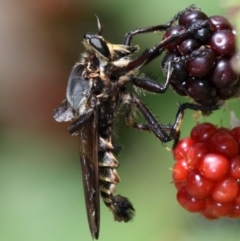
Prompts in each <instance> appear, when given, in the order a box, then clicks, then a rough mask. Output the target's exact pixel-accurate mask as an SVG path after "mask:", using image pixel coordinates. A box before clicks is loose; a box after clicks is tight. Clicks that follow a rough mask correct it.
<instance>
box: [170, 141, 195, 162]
mask: <svg viewBox="0 0 240 241" xmlns="http://www.w3.org/2000/svg"><path fill="white" fill-rule="evenodd" d="M193 144H194V142H193V140H192V139H191V138H183V139H182V140H180V141H179V142H178V144H177V146H176V147H175V148H174V150H173V155H174V159H175V160H179V159H183V158H184V159H186V158H187V152H188V150H189V149H190V147H191V146H192V145H193Z"/></svg>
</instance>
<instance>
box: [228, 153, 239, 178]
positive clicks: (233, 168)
mask: <svg viewBox="0 0 240 241" xmlns="http://www.w3.org/2000/svg"><path fill="white" fill-rule="evenodd" d="M230 175H231V176H232V177H233V178H235V179H240V155H237V156H235V157H233V158H232V159H231V160H230Z"/></svg>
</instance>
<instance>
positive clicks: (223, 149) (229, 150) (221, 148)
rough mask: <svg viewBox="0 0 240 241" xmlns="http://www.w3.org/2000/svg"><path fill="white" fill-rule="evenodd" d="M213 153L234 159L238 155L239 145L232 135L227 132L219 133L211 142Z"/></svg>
mask: <svg viewBox="0 0 240 241" xmlns="http://www.w3.org/2000/svg"><path fill="white" fill-rule="evenodd" d="M209 148H210V150H211V152H214V153H219V154H223V155H225V156H226V157H232V156H235V155H237V154H238V145H237V142H236V141H235V140H234V138H233V137H232V135H231V134H230V133H229V132H227V131H225V130H219V131H217V132H216V133H215V134H214V135H213V136H212V138H211V139H210V141H209Z"/></svg>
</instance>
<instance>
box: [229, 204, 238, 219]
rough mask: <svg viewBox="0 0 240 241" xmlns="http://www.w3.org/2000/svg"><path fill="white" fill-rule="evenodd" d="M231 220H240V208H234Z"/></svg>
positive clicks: (230, 216) (230, 215)
mask: <svg viewBox="0 0 240 241" xmlns="http://www.w3.org/2000/svg"><path fill="white" fill-rule="evenodd" d="M228 217H229V218H240V206H234V207H233V210H232V211H231V212H230V213H229V215H228Z"/></svg>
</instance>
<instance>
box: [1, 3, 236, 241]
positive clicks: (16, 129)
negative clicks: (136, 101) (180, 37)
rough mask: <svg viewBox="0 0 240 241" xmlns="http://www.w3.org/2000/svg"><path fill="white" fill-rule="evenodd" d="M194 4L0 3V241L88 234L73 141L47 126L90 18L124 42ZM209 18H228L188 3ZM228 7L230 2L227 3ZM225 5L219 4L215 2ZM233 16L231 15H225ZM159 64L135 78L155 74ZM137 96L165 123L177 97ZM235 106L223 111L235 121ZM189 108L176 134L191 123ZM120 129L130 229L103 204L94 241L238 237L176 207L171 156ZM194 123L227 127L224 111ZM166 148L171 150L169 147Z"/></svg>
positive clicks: (138, 40)
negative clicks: (232, 112)
mask: <svg viewBox="0 0 240 241" xmlns="http://www.w3.org/2000/svg"><path fill="white" fill-rule="evenodd" d="M192 3H193V2H192V1H190V0H185V1H178V2H177V1H173V0H168V1H166V0H165V1H161V0H158V1H157V0H149V1H138V0H131V1H124V0H123V1H110V0H99V1H93V0H89V1H80V0H79V1H77V0H35V1H32V0H22V1H7V0H5V1H1V8H0V19H1V21H0V52H1V55H0V79H1V82H0V83H1V88H0V91H1V94H0V100H1V101H0V131H1V135H0V149H1V150H0V240H1V241H55V240H56V241H66V240H68V241H88V240H92V238H91V235H90V233H89V228H88V223H87V217H86V210H85V203H84V196H83V188H82V179H81V178H82V177H81V170H80V165H79V157H78V143H77V138H76V137H71V136H70V135H69V134H68V132H67V126H68V125H67V124H59V123H56V122H54V120H53V118H52V112H53V109H54V108H55V107H56V106H57V105H58V104H59V103H60V102H61V101H62V100H63V99H64V98H65V89H66V84H67V79H68V76H69V73H70V70H71V68H72V66H73V64H74V63H75V62H76V61H77V60H78V57H79V53H81V52H83V50H84V49H83V46H82V44H81V42H82V36H83V34H84V33H86V32H89V31H91V32H96V31H97V26H96V19H95V16H94V14H97V15H98V16H99V18H100V20H101V22H102V23H104V27H105V28H104V36H105V38H106V39H107V40H109V41H110V42H113V43H121V42H122V39H123V37H124V35H125V33H126V32H127V31H129V30H133V29H135V28H136V27H144V26H150V25H155V24H159V23H165V22H167V21H168V20H169V19H170V18H171V17H172V16H173V15H174V14H175V13H176V12H177V11H179V10H182V9H184V8H185V7H187V6H189V5H190V4H192ZM194 3H195V4H196V5H197V6H199V7H201V9H202V10H203V11H204V12H206V13H207V14H208V15H209V16H210V15H216V14H222V15H225V14H227V11H226V8H225V5H224V4H223V3H224V2H223V1H220V0H212V1H201V0H196V1H195V2H194ZM228 3H229V1H228ZM221 4H222V5H221ZM230 15H231V14H230ZM160 39H161V35H159V34H155V35H154V34H146V35H144V36H137V37H135V38H134V44H139V45H140V46H141V49H145V48H146V47H151V46H153V45H154V44H156V43H157V42H158V41H160ZM159 64H160V60H159V59H158V60H156V61H154V62H153V63H152V64H151V65H149V66H147V67H145V68H144V69H143V70H142V71H144V72H147V73H152V74H153V75H154V76H159V78H158V80H159V81H163V78H162V76H161V71H160V69H159ZM140 98H141V99H142V100H143V101H144V103H146V104H147V106H148V107H149V108H150V109H151V110H152V111H153V113H154V114H155V116H156V117H157V118H158V120H159V121H161V122H162V123H169V122H171V121H173V119H174V117H175V113H176V110H177V105H176V103H177V102H184V101H186V99H184V98H183V97H178V96H177V95H175V94H174V93H173V92H172V91H171V90H169V91H167V93H165V94H163V95H150V94H146V95H141V96H140ZM239 103H240V102H239V100H235V101H231V102H229V103H228V107H230V108H232V109H233V110H235V111H236V113H237V114H238V116H240V113H239V112H240V111H239ZM192 115H193V112H191V111H187V113H186V116H185V121H184V123H183V127H182V136H187V135H188V134H189V132H190V130H191V128H192V127H193V126H194V125H195V123H196V121H195V120H194V118H193V116H192ZM122 120H123V119H121V118H120V120H119V121H118V123H117V126H118V127H117V133H118V140H119V142H120V143H121V144H123V146H124V150H123V152H122V153H121V155H120V156H119V161H120V164H121V165H120V167H119V169H118V171H119V174H120V177H121V180H122V182H121V183H120V185H118V186H117V193H121V194H123V195H124V196H127V197H129V199H130V200H131V201H132V202H133V203H134V206H135V208H136V217H135V219H134V221H133V222H131V223H128V224H125V223H116V222H114V221H113V217H112V214H111V212H110V211H109V210H108V209H107V208H106V207H105V206H104V205H103V204H102V203H101V231H100V240H104V241H123V240H124V241H132V240H134V241H158V240H159V241H160V240H161V241H165V240H169V241H171V240H178V241H188V240H189V241H190V240H191V241H193V240H194V241H203V240H204V241H206V240H207V241H208V240H211V241H214V240H217V241H225V240H227V239H228V240H233V241H235V240H239V239H240V222H239V221H238V220H229V219H222V220H217V221H214V222H209V221H207V220H205V219H204V218H202V217H201V216H199V215H198V214H190V213H187V212H186V211H185V210H183V209H182V208H181V207H180V206H179V205H178V203H177V201H176V197H175V195H176V191H175V189H174V186H173V184H171V170H170V168H171V167H172V166H173V163H174V161H173V158H172V155H171V153H170V152H168V151H167V150H166V149H165V147H164V146H163V145H162V144H161V143H160V142H159V140H157V139H156V138H155V137H154V136H153V135H151V134H148V133H143V132H138V131H136V130H131V129H129V128H127V127H125V125H124V122H123V121H122ZM201 121H211V122H212V123H215V124H218V125H221V124H223V125H225V126H229V111H228V110H225V109H223V110H220V111H217V112H215V113H214V114H213V115H212V116H211V117H207V118H203V119H201ZM167 146H168V147H171V143H170V144H168V145H167Z"/></svg>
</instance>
